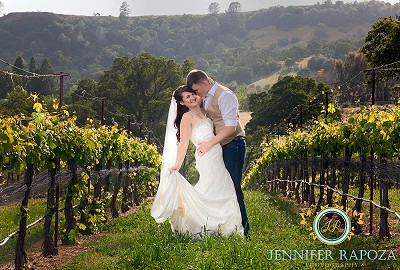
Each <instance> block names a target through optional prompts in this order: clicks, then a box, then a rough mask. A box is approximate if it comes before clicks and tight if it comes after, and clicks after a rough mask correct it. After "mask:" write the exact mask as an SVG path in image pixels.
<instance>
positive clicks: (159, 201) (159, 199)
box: [151, 96, 178, 222]
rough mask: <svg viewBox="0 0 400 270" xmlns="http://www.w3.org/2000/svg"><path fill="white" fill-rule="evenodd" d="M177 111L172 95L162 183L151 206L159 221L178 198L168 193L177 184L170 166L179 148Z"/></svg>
mask: <svg viewBox="0 0 400 270" xmlns="http://www.w3.org/2000/svg"><path fill="white" fill-rule="evenodd" d="M176 112H177V105H176V101H175V98H174V97H173V96H172V98H171V104H170V106H169V112H168V120H167V127H166V130H165V139H164V149H163V155H162V164H161V172H160V183H159V186H158V190H157V195H156V197H155V199H154V203H153V206H152V208H151V215H152V216H153V217H154V219H155V220H156V221H157V222H163V221H165V220H166V217H167V216H168V213H165V210H166V209H170V207H167V206H168V205H170V204H176V203H177V202H176V200H174V198H176V197H175V196H172V194H167V193H168V191H170V190H171V189H170V188H168V186H170V185H173V184H175V183H171V181H174V180H175V179H174V177H172V176H173V175H175V172H174V173H172V174H170V173H169V168H171V167H172V166H173V165H174V164H175V160H176V152H177V148H178V146H177V139H176V128H175V126H174V121H175V118H176ZM170 206H171V205H170Z"/></svg>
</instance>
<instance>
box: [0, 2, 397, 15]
mask: <svg viewBox="0 0 400 270" xmlns="http://www.w3.org/2000/svg"><path fill="white" fill-rule="evenodd" d="M236 1H238V2H240V3H241V5H242V11H251V10H257V9H261V8H268V7H270V6H277V5H283V6H287V5H293V6H298V5H312V4H315V3H317V2H320V3H323V2H324V1H325V0H320V1H318V0H208V1H190V0H126V2H127V3H128V5H129V8H130V10H131V13H130V15H131V16H142V15H182V14H206V13H208V11H207V9H208V6H209V5H210V4H211V3H213V2H217V3H218V4H219V7H220V12H221V13H222V12H225V10H227V9H228V7H229V4H230V3H231V2H236ZM335 1H336V0H332V2H333V3H334V2H335ZM0 2H2V3H3V4H4V8H3V10H1V11H0V14H8V13H11V12H23V11H35V12H37V11H40V12H53V13H58V14H73V15H87V16H92V15H94V14H95V13H99V14H100V15H102V16H108V15H111V16H118V15H119V8H120V7H121V4H122V2H124V0H0ZM283 2H285V3H288V4H286V5H285V4H282V3H283ZM344 2H353V1H346V0H344ZM359 2H362V0H359ZM385 2H390V3H392V4H393V3H398V2H399V0H386V1H385Z"/></svg>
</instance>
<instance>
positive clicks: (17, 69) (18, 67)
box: [12, 56, 26, 75]
mask: <svg viewBox="0 0 400 270" xmlns="http://www.w3.org/2000/svg"><path fill="white" fill-rule="evenodd" d="M24 68H25V65H24V59H22V57H21V56H18V57H17V58H16V59H15V62H14V66H13V68H12V71H13V72H14V73H17V74H20V75H26V73H25V72H24Z"/></svg>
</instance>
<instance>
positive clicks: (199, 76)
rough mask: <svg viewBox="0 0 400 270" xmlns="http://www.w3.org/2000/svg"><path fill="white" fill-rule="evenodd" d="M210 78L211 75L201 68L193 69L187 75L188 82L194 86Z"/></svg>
mask: <svg viewBox="0 0 400 270" xmlns="http://www.w3.org/2000/svg"><path fill="white" fill-rule="evenodd" d="M209 79H210V77H208V75H207V73H205V72H204V71H202V70H200V69H193V70H192V71H190V72H189V74H188V75H187V77H186V84H187V85H189V86H190V87H192V86H193V84H198V83H199V82H202V81H204V80H209Z"/></svg>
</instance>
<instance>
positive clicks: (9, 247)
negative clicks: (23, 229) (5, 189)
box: [0, 199, 46, 263]
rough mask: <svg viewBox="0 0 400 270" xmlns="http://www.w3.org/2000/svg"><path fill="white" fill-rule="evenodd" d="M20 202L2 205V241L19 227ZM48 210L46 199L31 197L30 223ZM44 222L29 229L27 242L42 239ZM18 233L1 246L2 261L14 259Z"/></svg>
mask: <svg viewBox="0 0 400 270" xmlns="http://www.w3.org/2000/svg"><path fill="white" fill-rule="evenodd" d="M19 208H20V204H15V205H9V206H0V241H3V239H5V238H6V237H7V236H8V235H9V234H11V233H12V232H14V231H16V230H18V229H19V220H20V209H19ZM45 210H46V200H45V199H31V200H29V203H28V224H30V223H32V222H34V221H35V220H37V219H38V218H40V217H42V216H43V215H44V213H45ZM42 230H43V223H39V224H36V225H35V226H33V227H31V228H29V229H28V231H27V236H26V240H25V243H26V245H27V246H29V244H30V243H33V242H36V241H38V240H40V239H41V234H42ZM17 237H18V235H15V236H14V238H12V239H10V240H8V242H7V243H6V244H5V245H4V246H0V263H4V262H10V261H13V260H14V251H15V244H16V242H17Z"/></svg>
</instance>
